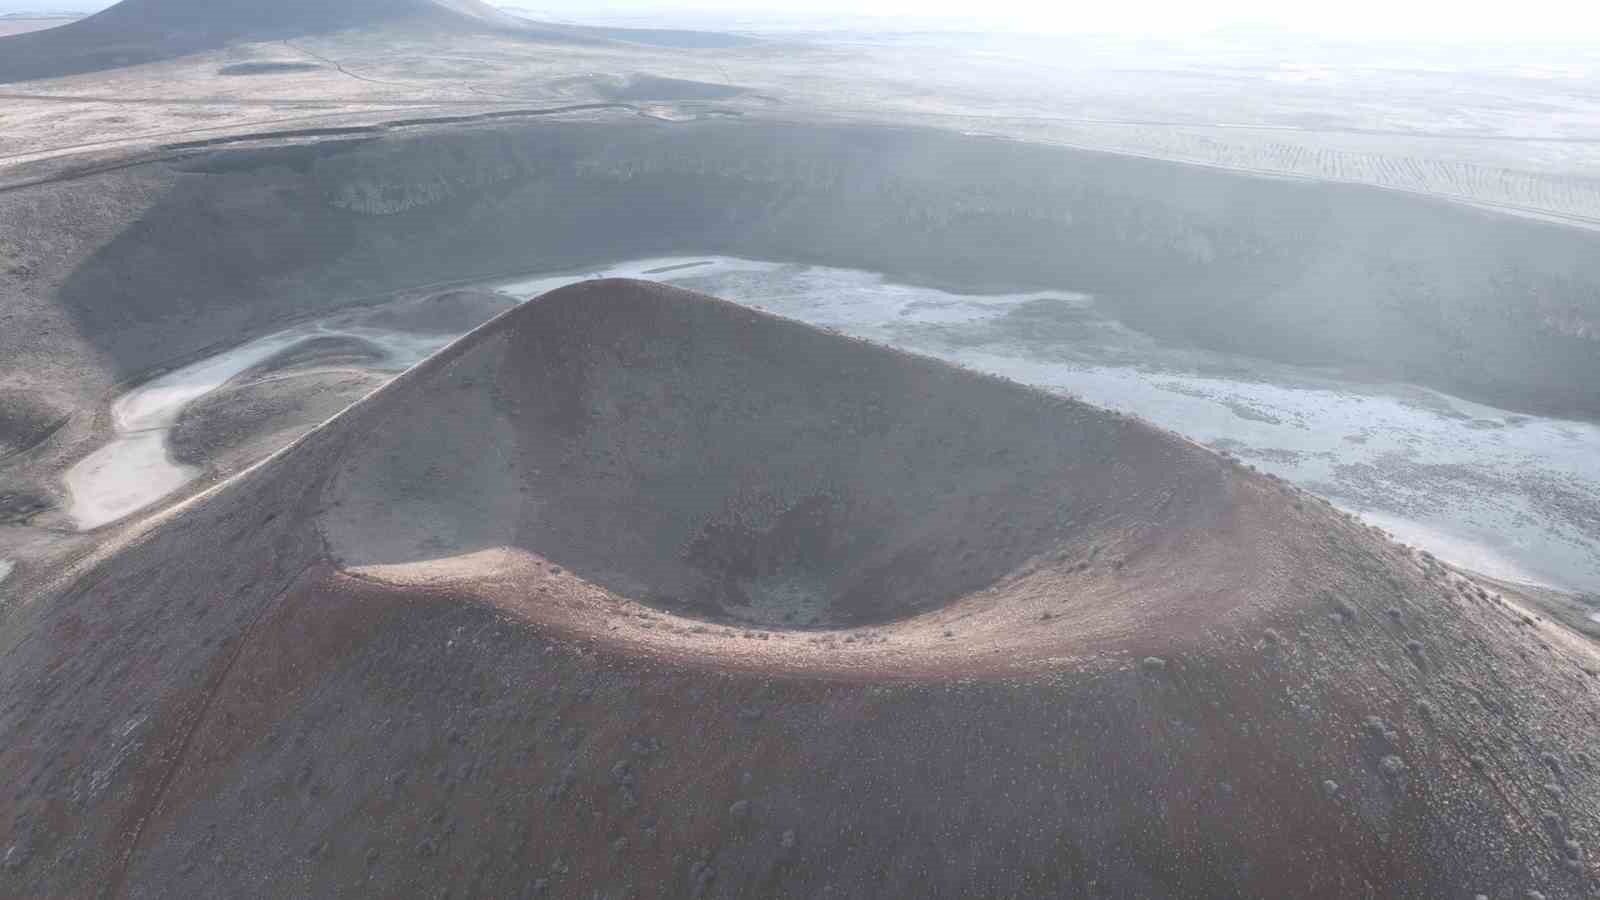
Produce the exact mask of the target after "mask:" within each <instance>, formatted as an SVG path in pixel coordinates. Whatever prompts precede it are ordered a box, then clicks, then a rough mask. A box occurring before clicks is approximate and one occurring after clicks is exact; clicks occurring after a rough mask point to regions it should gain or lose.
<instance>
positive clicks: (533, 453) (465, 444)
mask: <svg viewBox="0 0 1600 900" xmlns="http://www.w3.org/2000/svg"><path fill="white" fill-rule="evenodd" d="M24 577H26V578H28V579H29V581H28V583H27V584H26V585H25V588H26V589H27V591H28V596H30V597H32V598H34V599H33V600H32V602H30V603H26V604H22V605H19V606H16V607H13V608H11V609H10V610H8V612H7V618H6V621H5V623H4V628H3V629H0V634H3V635H4V636H5V641H6V644H5V646H4V647H0V681H3V683H5V684H7V685H8V686H9V687H8V689H7V692H6V694H5V697H4V703H3V704H0V733H4V734H7V735H10V736H12V737H11V738H10V739H9V740H8V742H7V743H6V744H5V745H4V746H3V747H0V766H3V767H4V769H5V771H7V772H9V773H12V778H11V779H10V780H9V781H8V783H7V786H6V787H5V789H4V791H3V792H0V848H3V849H0V853H4V855H5V860H6V868H5V870H4V872H3V873H0V877H3V878H5V879H6V882H5V884H6V887H7V892H8V893H14V894H16V895H19V896H82V895H85V894H88V893H96V892H98V893H101V894H102V895H106V896H166V895H171V894H172V893H174V892H181V893H185V894H194V895H252V896H304V895H308V894H315V895H334V894H351V895H354V894H367V895H372V894H377V895H395V894H405V895H410V896H444V895H449V896H540V895H548V896H572V895H575V894H578V893H581V894H583V895H589V894H594V893H598V894H599V895H602V896H610V897H624V896H638V897H656V896H671V897H681V896H691V897H741V896H753V895H760V896H778V897H788V896H794V897H813V896H819V895H824V894H826V895H832V896H844V897H882V896H948V897H1004V896H1019V895H1028V896H1041V895H1042V896H1053V895H1070V896H1103V897H1135V896H1172V897H1214V896H1243V897H1281V896H1305V897H1347V896H1385V897H1416V898H1436V897H1453V896H1465V897H1471V896H1474V895H1476V894H1480V893H1481V894H1484V895H1487V896H1493V897H1519V896H1532V895H1531V894H1527V893H1526V892H1529V891H1538V892H1540V894H1541V895H1542V896H1545V897H1550V898H1567V897H1574V898H1575V897H1585V896H1589V895H1590V891H1591V890H1592V885H1593V878H1594V877H1595V875H1596V874H1597V873H1596V871H1595V862H1594V859H1593V857H1592V855H1591V853H1592V849H1593V847H1594V846H1595V843H1596V841H1597V840H1600V818H1597V814H1596V810H1597V809H1600V769H1597V763H1600V760H1597V759H1596V758H1595V756H1594V755H1593V750H1592V749H1591V748H1592V746H1593V744H1594V741H1595V738H1596V737H1597V736H1600V681H1597V680H1596V674H1597V672H1600V658H1597V654H1596V651H1595V649H1594V646H1593V645H1592V644H1591V643H1589V642H1587V641H1585V640H1584V639H1582V638H1580V637H1578V636H1576V635H1574V634H1572V633H1571V632H1569V631H1567V630H1565V629H1563V628H1561V627H1559V626H1554V625H1551V624H1549V623H1544V622H1540V621H1537V620H1535V619H1534V618H1532V617H1531V616H1525V615H1524V614H1523V613H1522V612H1520V610H1519V609H1518V607H1517V606H1516V603H1515V599H1514V598H1508V597H1505V596H1503V595H1500V594H1496V593H1493V592H1490V591H1488V590H1486V589H1484V588H1482V587H1479V586H1476V585H1473V584H1470V583H1468V582H1465V581H1464V580H1462V579H1460V578H1457V577H1455V576H1453V575H1450V574H1449V573H1447V572H1445V571H1444V570H1443V569H1442V568H1441V567H1439V566H1438V565H1437V564H1435V563H1434V562H1433V561H1432V560H1431V559H1430V558H1428V557H1427V556H1426V555H1425V554H1415V553H1412V552H1410V551H1407V550H1406V549H1404V548H1401V547H1398V546H1396V545H1394V544H1392V543H1390V542H1388V541H1386V540H1384V539H1383V538H1382V537H1381V536H1380V535H1378V534H1376V533H1375V532H1373V531H1371V530H1369V529H1366V528H1364V527H1361V526H1359V525H1358V524H1356V523H1354V522H1352V521H1350V520H1348V519H1346V518H1345V517H1343V516H1342V515H1340V514H1338V513H1336V512H1334V511H1333V510H1331V509H1329V508H1328V507H1327V506H1326V505H1324V504H1322V503H1321V502H1319V501H1317V500H1315V499H1313V498H1311V497H1309V496H1306V495H1303V494H1300V493H1298V492H1296V491H1294V490H1293V489H1290V488H1288V487H1286V486H1285V485H1282V484H1280V483H1278V482H1276V481H1274V480H1272V479H1270V478H1267V477H1264V476H1259V475H1256V474H1254V473H1250V472H1247V471H1243V470H1241V469H1238V468H1236V467H1235V466H1234V465H1233V464H1231V463H1229V462H1227V461H1226V460H1223V459H1221V458H1219V457H1216V456H1214V455H1212V454H1210V453H1209V452H1207V451H1204V450H1202V449H1200V448H1197V447H1195V446H1193V445H1190V444H1187V443H1185V442H1183V441H1181V440H1179V439H1177V438H1176V437H1174V436H1171V435H1168V434H1165V433H1162V432H1160V431H1157V430H1155V429H1153V428H1150V427H1148V426H1145V425H1143V424H1140V423H1138V422H1135V421H1130V420H1127V419H1124V418H1120V417H1117V416H1114V415H1111V414H1108V413H1106V412H1103V411H1101V410H1097V409H1094V408H1091V407H1087V406H1084V405H1082V404H1078V403H1075V402H1073V401H1069V400H1065V399H1062V398H1058V397H1052V396H1048V395H1044V394H1040V393H1036V392H1034V391H1030V390H1027V389H1024V388H1021V387H1018V386H1015V385H1012V384H1009V383H1006V382H1003V381H1000V380H997V379H992V378H987V377H982V376H977V375H973V374H971V373H967V372H963V371H959V370H955V369H952V368H950V367H947V366H944V365H942V364H939V363H935V362H931V361H927V360H923V359H919V358H916V357H910V356H906V355H903V354H899V353H895V352H892V351H888V350H884V349H880V348H876V347H873V346H870V345H866V344H862V343H859V342H854V341H850V340H846V339H843V338H840V337H837V336H833V335H829V334H825V333H822V332H818V331H816V330H814V329H811V328H808V327H805V326H801V325H798V324H794V323H790V322H786V321H783V320H778V319H775V318H772V317H770V316H765V315H761V314H757V313H754V312H751V311H748V310H745V309H742V308H738V307H734V306H731V305H727V304H722V303H720V302H717V301H714V300H711V299H709V298H704V297H699V296H696V295H691V294H686V293H684V292H680V291H674V290H670V289H664V288H659V287H655V286H650V285H645V284H639V283H630V282H596V283H589V284H585V285H580V286H576V287H573V288H568V289H563V290H562V291H558V292H555V293H553V294H550V295H547V296H546V297H545V298H543V299H542V300H540V301H537V302H535V303H532V304H529V305H527V306H524V307H522V308H519V309H517V310H515V311H513V312H511V313H508V314H506V315H505V316H502V317H500V318H498V319H496V320H494V321H493V322H491V323H489V324H488V325H486V326H484V327H482V328H480V329H479V330H477V331H475V332H474V333H472V334H470V335H469V336H467V337H466V338H464V339H463V340H461V341H460V342H458V343H456V344H455V345H453V346H452V347H450V348H448V349H447V350H445V351H443V352H442V353H441V354H439V355H438V356H436V357H434V358H433V359H431V360H429V361H428V362H427V363H424V364H423V365H422V366H419V367H418V368H416V369H413V370H412V371H410V372H408V373H407V374H406V375H404V376H402V377H400V378H399V379H398V380H396V381H395V382H393V383H391V384H390V385H388V386H387V387H385V388H383V389H382V390H380V391H378V392H377V393H376V394H374V395H372V396H371V397H369V398H367V399H366V400H364V401H362V402H361V403H359V404H357V405H356V406H355V407H353V408H352V409H350V410H349V411H347V412H346V413H344V414H342V415H341V416H339V417H338V418H336V419H334V420H333V421H332V422H330V423H329V424H327V425H326V426H324V427H322V428H320V429H318V430H316V431H314V432H313V433H311V434H310V435H308V436H307V437H306V438H304V439H303V440H301V441H300V442H299V443H297V444H296V445H294V446H293V447H291V448H290V449H288V450H287V451H285V452H283V453H282V454H280V455H278V456H276V457H274V458H273V459H271V460H269V461H268V462H267V463H265V464H264V465H262V466H259V467H257V468H255V469H253V470H251V471H249V472H247V473H246V474H244V475H242V476H240V477H239V478H237V479H235V480H233V481H230V482H229V483H227V484H226V485H224V486H223V487H221V488H219V489H218V490H215V491H213V492H211V493H208V494H206V495H203V496H201V497H199V498H196V499H195V500H193V501H191V502H190V503H188V504H186V505H184V506H183V507H180V508H178V509H175V510H173V511H171V512H170V513H168V514H166V515H163V516H161V517H159V518H158V519H156V520H154V521H151V522H147V523H144V524H141V525H138V526H133V527H129V528H125V529H123V530H121V531H119V532H117V533H116V534H115V535H113V536H111V537H110V538H109V539H108V541H107V542H106V545H105V546H104V548H103V549H102V550H101V552H99V553H98V554H97V555H96V556H95V557H93V558H91V559H86V560H84V561H83V562H82V563H80V564H79V565H77V566H76V567H74V568H73V569H72V570H70V571H66V572H63V573H60V574H59V575H57V576H55V577H51V578H48V580H47V579H46V576H44V575H43V574H33V575H25V576H24ZM800 611H804V612H806V617H805V618H804V619H803V620H797V617H791V618H789V619H785V617H784V614H785V613H797V612H800ZM102 887H103V890H102Z"/></svg>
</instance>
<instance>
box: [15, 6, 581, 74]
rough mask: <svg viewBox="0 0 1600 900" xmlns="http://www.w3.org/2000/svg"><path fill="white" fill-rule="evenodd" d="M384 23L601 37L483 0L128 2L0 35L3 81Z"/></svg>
mask: <svg viewBox="0 0 1600 900" xmlns="http://www.w3.org/2000/svg"><path fill="white" fill-rule="evenodd" d="M378 25H391V26H392V25H402V26H407V25H409V26H415V27H418V28H421V29H426V30H429V31H498V32H506V33H514V34H519V35H524V36H527V37H529V38H533V39H544V40H562V41H594V40H600V39H602V38H600V37H598V36H590V35H584V34H581V33H579V32H578V31H576V30H573V29H565V28H560V27H558V26H546V25H541V24H540V23H536V22H531V21H529V20H526V19H522V18H519V17H517V16H514V15H511V14H510V13H506V12H502V11H500V10H497V9H495V8H494V7H492V6H489V5H488V4H486V3H481V2H479V0H279V2H271V3H265V2H260V0H123V2H121V3H118V4H117V5H116V6H113V7H111V8H110V9H107V10H105V11H104V12H100V13H96V14H95V15H92V16H89V17H87V18H84V19H80V20H78V21H76V22H72V23H69V24H67V25H63V26H62V27H60V28H52V29H49V30H46V31H37V32H30V33H27V34H20V35H15V36H12V37H9V38H0V82H12V81H26V80H33V79H41V78H59V77H62V76H66V75H76V74H81V73H85V72H96V71H102V70H106V69H114V68H120V67H122V66H130V65H138V64H140V63H148V62H155V61H158V60H162V59H171V58H174V57H178V56H183V55H186V54H189V53H196V52H200V51H204V50H209V49H213V48H216V47H220V46H223V45H225V44H229V43H235V42H240V41H260V40H279V39H283V38H291V37H296V36H301V35H309V34H319V33H325V32H330V31H340V30H345V29H351V28H361V27H367V26H378Z"/></svg>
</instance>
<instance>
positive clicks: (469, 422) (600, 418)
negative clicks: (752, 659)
mask: <svg viewBox="0 0 1600 900" xmlns="http://www.w3.org/2000/svg"><path fill="white" fill-rule="evenodd" d="M403 381H405V382H407V383H406V384H405V385H404V387H403V389H404V390H406V391H408V392H412V393H410V394H408V396H410V397H411V398H412V399H411V400H410V402H408V403H407V404H406V408H407V410H408V412H407V413H406V414H404V415H390V416H388V417H387V418H385V419H384V420H383V421H382V422H380V423H378V424H377V425H376V426H375V427H374V428H373V430H372V432H371V433H370V435H369V437H368V438H366V439H364V440H362V441H361V442H360V443H358V444H356V445H355V446H353V447H351V449H350V450H348V451H347V452H346V453H345V455H344V459H343V461H342V464H341V467H340V469H339V472H338V474H337V476H336V477H335V478H334V479H333V481H332V482H331V485H330V487H329V492H330V497H329V498H328V501H327V504H326V507H327V511H326V512H325V513H324V516H323V522H324V525H323V528H324V532H325V533H326V535H327V537H328V539H329V544H330V547H331V548H332V550H333V552H334V554H335V555H336V556H337V557H338V558H339V559H340V560H341V561H342V562H343V563H344V564H345V565H346V566H348V567H356V568H359V567H382V566H396V565H418V566H427V565H428V564H430V563H434V562H439V561H441V560H444V559H447V558H453V557H461V556H464V555H466V554H471V553H474V552H477V551H481V550H486V549H491V548H516V549H519V550H523V551H526V552H529V553H532V554H536V555H538V556H540V557H543V558H544V559H546V560H548V561H549V563H550V564H552V565H558V566H561V567H564V568H565V569H569V570H571V571H572V572H574V573H575V574H577V575H579V576H581V577H583V578H585V579H587V580H589V581H591V582H594V583H597V584H600V585H603V586H604V587H606V588H608V589H610V590H612V591H614V592H616V593H618V594H621V595H623V596H626V597H630V598H633V599H635V600H637V601H639V602H642V603H647V604H651V605H654V606H658V607H661V608H665V609H669V610H672V611H674V612H678V613H681V614H687V615H694V616H699V617H702V618H709V619H715V620H737V621H745V622H751V623H760V624H763V625H766V626H771V627H783V626H791V627H806V626H815V627H830V626H838V625H869V624H877V623H883V622H888V621H892V620H896V619H900V618H904V617H906V616H911V615H915V614H917V613H920V612H924V611H928V610H930V609H933V608H936V607H940V606H943V605H946V604H948V603H950V602H951V601H953V600H955V599H958V598H960V597H963V596H965V595H968V594H971V593H972V592H975V591H978V590H981V589H983V588H985V587H987V586H989V585H992V584H994V583H995V582H996V581H997V580H1000V579H1002V578H1003V577H1004V576H1006V575H1007V574H1008V573H1011V572H1014V571H1016V570H1018V569H1019V568H1022V567H1024V566H1025V564H1027V562H1028V561H1029V560H1030V559H1036V558H1040V557H1041V556H1042V555H1046V554H1048V555H1049V557H1050V559H1052V560H1055V559H1057V558H1058V557H1059V556H1060V555H1061V548H1063V547H1065V546H1067V545H1069V544H1070V545H1073V546H1077V545H1082V544H1086V543H1088V542H1090V541H1091V540H1092V538H1093V535H1094V534H1095V533H1096V532H1097V531H1098V530H1099V529H1102V528H1104V527H1106V526H1107V525H1108V523H1109V521H1110V517H1109V515H1108V514H1107V513H1106V512H1105V511H1107V510H1121V509H1125V508H1126V507H1127V505H1128V504H1127V502H1126V500H1127V497H1128V496H1129V495H1130V494H1138V493H1140V492H1148V491H1159V490H1161V489H1163V488H1167V489H1170V488H1172V487H1175V486H1178V483H1179V480H1180V479H1179V476H1178V475H1177V474H1176V473H1175V472H1174V471H1172V466H1170V465H1164V464H1163V457H1165V456H1168V455H1170V454H1171V446H1172V445H1171V443H1170V442H1169V441H1166V440H1163V439H1158V438H1157V437H1156V435H1155V433H1154V432H1153V431H1150V430H1149V429H1146V428H1143V427H1142V426H1136V425H1134V424H1133V423H1130V422H1128V421H1126V420H1123V419H1121V418H1119V417H1117V416H1116V415H1114V414H1111V413H1107V412H1104V411H1101V410H1096V409H1093V408H1090V407H1088V406H1085V405H1082V404H1079V403H1076V402H1074V401H1071V400H1068V399H1065V398H1061V397H1056V396H1052V395H1048V394H1044V393H1042V392H1038V391H1033V390H1029V389H1026V388H1022V387H1019V386H1017V385H1015V384H1012V383H1009V382H1005V381H1001V380H999V379H994V378H989V377H985V376H980V375H976V374H973V373H969V372H965V371H962V370H960V369H956V368H952V367H950V366H948V365H945V364H942V363H938V362H934V361H931V360H926V359H922V358H919V357H913V356H909V355H907V354H902V353H899V352H896V351H892V350H888V349H885V348H882V347H878V346H875V345H871V344H867V343H864V342H861V341H857V340H852V339H848V338H844V337H840V336H838V335H835V334H830V333H827V332H824V331H820V330H817V329H814V328H811V327H809V326H805V325H801V324H798V323H794V322H790V321H787V320H783V319H779V318H776V317H773V316H769V315H766V314H762V313H757V312H753V311H751V310H748V309H744V308H742V307H739V306H735V305H733V304H729V303H724V302H722V301H718V300H713V299H711V298H707V297H702V296H699V295H696V294H691V293H688V292H684V291H679V290H675V289H671V288H665V287H662V286H659V285H650V284H645V283H641V282H622V281H604V282H590V283H586V284H583V285H577V286H574V287H571V288H566V289H563V290H561V291H557V292H554V293H552V294H549V295H546V296H545V297H544V298H541V299H539V300H535V301H533V302H532V303H530V304H529V305H527V306H525V307H523V308H522V309H519V310H517V311H515V312H513V313H512V314H510V315H508V316H505V317H503V318H502V319H500V320H497V321H496V322H495V323H492V324H491V325H490V326H487V327H486V328H485V329H484V330H483V331H481V332H479V333H477V334H475V335H473V336H471V337H469V338H467V339H466V340H465V341H463V342H462V344H460V345H458V347H457V348H456V353H455V354H454V355H453V356H452V357H451V358H449V359H448V361H447V362H441V363H440V364H439V366H438V367H437V368H435V369H434V370H432V371H430V372H428V373H427V376H426V378H421V377H414V378H409V379H403ZM1214 481H1215V479H1191V480H1190V482H1189V484H1188V485H1186V486H1183V487H1182V489H1183V490H1185V491H1198V490H1206V489H1208V488H1206V487H1204V485H1209V484H1211V483H1212V482H1214Z"/></svg>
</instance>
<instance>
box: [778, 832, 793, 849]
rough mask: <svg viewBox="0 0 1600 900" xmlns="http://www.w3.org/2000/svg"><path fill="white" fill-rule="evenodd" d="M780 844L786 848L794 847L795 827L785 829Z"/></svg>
mask: <svg viewBox="0 0 1600 900" xmlns="http://www.w3.org/2000/svg"><path fill="white" fill-rule="evenodd" d="M778 846H780V847H782V848H783V849H785V850H790V849H793V847H794V829H793V828H791V829H789V830H788V831H785V832H784V833H783V836H782V837H780V838H778Z"/></svg>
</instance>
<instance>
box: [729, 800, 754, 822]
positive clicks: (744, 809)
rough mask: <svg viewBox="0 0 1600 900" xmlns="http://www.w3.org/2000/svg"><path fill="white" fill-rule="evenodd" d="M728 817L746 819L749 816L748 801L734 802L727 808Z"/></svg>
mask: <svg viewBox="0 0 1600 900" xmlns="http://www.w3.org/2000/svg"><path fill="white" fill-rule="evenodd" d="M728 815H730V816H732V817H733V818H735V819H744V818H746V817H748V816H749V815H750V801H749V800H735V801H734V802H733V805H732V806H730V807H728Z"/></svg>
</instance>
